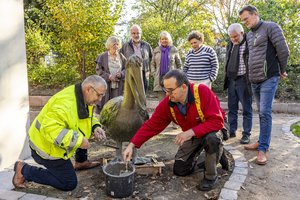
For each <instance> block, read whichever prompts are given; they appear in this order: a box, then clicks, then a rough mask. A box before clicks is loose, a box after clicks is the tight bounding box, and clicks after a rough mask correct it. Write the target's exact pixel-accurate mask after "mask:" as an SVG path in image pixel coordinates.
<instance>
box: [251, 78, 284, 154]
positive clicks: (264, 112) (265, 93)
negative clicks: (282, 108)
mask: <svg viewBox="0 0 300 200" xmlns="http://www.w3.org/2000/svg"><path fill="white" fill-rule="evenodd" d="M278 82H279V76H273V77H271V78H269V79H268V80H266V81H264V82H262V83H258V84H252V85H251V86H252V92H253V95H254V98H255V101H256V104H257V109H258V112H259V126H260V130H259V140H258V142H259V146H258V150H259V151H264V152H266V151H267V150H268V149H269V147H270V141H271V131H272V105H273V100H274V97H275V92H276V90H277V86H278Z"/></svg>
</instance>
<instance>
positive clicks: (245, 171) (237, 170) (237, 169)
mask: <svg viewBox="0 0 300 200" xmlns="http://www.w3.org/2000/svg"><path fill="white" fill-rule="evenodd" d="M232 173H234V174H241V175H245V176H247V174H248V168H242V167H235V168H234V170H233V172H232Z"/></svg>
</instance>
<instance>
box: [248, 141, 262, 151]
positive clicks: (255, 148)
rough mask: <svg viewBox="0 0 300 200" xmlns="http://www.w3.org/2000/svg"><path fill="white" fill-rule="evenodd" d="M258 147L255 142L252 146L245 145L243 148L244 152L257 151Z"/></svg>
mask: <svg viewBox="0 0 300 200" xmlns="http://www.w3.org/2000/svg"><path fill="white" fill-rule="evenodd" d="M258 145H259V143H258V142H256V143H253V144H248V145H245V146H244V148H245V149H246V150H257V148H258Z"/></svg>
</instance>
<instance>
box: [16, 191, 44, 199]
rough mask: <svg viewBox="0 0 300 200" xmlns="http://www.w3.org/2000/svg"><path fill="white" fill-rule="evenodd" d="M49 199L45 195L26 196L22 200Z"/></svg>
mask: <svg viewBox="0 0 300 200" xmlns="http://www.w3.org/2000/svg"><path fill="white" fill-rule="evenodd" d="M46 198H47V197H46V196H43V195H37V194H29V193H28V194H26V195H24V196H23V197H22V198H20V200H45V199H46Z"/></svg>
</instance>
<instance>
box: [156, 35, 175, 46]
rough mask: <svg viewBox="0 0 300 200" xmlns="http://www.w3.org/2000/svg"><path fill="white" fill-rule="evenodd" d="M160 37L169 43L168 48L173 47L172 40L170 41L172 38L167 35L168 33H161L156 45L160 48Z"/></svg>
mask: <svg viewBox="0 0 300 200" xmlns="http://www.w3.org/2000/svg"><path fill="white" fill-rule="evenodd" d="M162 37H166V38H167V39H168V41H169V46H172V45H173V40H172V37H171V35H170V33H168V31H163V32H161V33H160V36H159V41H158V45H159V46H161V43H160V39H161V38H162Z"/></svg>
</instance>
